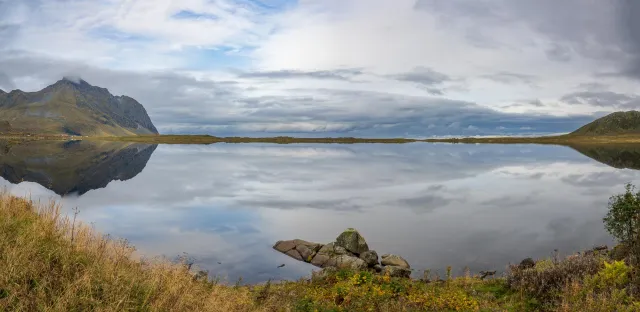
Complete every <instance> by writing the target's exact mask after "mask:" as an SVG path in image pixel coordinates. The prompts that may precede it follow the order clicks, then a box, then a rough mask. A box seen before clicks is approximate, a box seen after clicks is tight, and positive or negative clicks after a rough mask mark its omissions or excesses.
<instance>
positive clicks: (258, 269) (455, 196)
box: [4, 143, 640, 282]
mask: <svg viewBox="0 0 640 312" xmlns="http://www.w3.org/2000/svg"><path fill="white" fill-rule="evenodd" d="M148 148H152V149H155V147H148ZM576 149H577V148H576ZM138 150H139V151H141V152H143V151H148V150H147V149H139V147H138ZM577 150H579V151H580V152H581V153H584V154H585V155H588V156H590V157H593V158H594V159H597V160H599V161H602V162H603V163H607V164H609V162H607V161H604V160H601V159H604V158H603V157H601V156H597V157H596V156H593V155H603V154H606V155H610V156H609V157H607V158H606V159H616V157H622V158H621V159H627V158H626V156H615V155H616V153H615V152H614V151H611V150H610V149H609V148H607V152H606V153H605V152H593V151H592V149H577ZM626 150H627V151H628V150H629V148H627V149H626ZM151 151H152V152H153V150H151ZM581 153H577V152H576V151H575V150H574V149H572V148H569V147H561V146H537V145H462V144H458V145H451V144H420V143H417V144H404V145H383V144H372V145H306V144H299V145H270V144H238V145H234V144H215V145H210V146H181V145H175V146H168V145H163V146H160V147H158V148H157V150H155V152H153V157H151V159H150V160H149V161H148V164H147V166H146V168H145V170H144V171H142V172H140V173H139V174H137V175H136V176H135V178H132V179H129V180H126V181H112V182H111V183H109V184H108V185H107V186H106V187H105V188H103V189H99V190H95V191H92V192H88V193H86V194H84V195H82V196H65V197H64V198H62V202H63V204H64V206H65V207H69V208H72V207H80V209H81V213H80V217H81V218H82V219H83V220H85V221H87V222H93V223H94V225H95V227H96V228H97V229H98V230H100V231H102V232H107V233H111V234H113V235H115V236H119V237H125V238H127V239H129V240H130V241H131V242H132V243H133V244H134V245H136V246H137V247H138V249H139V250H140V251H141V252H142V253H144V254H148V255H166V256H168V257H174V256H176V255H180V254H182V253H183V252H186V253H188V254H189V256H190V257H193V258H194V259H195V260H196V263H197V264H199V265H201V266H203V267H204V268H206V269H209V270H210V271H211V272H212V273H214V274H217V275H220V276H223V277H227V278H228V279H229V280H230V281H232V282H233V281H235V280H236V279H237V278H238V277H239V276H242V277H243V278H244V280H245V281H248V282H255V281H265V280H267V279H295V278H298V277H300V276H303V275H307V274H309V272H310V270H311V269H312V267H311V266H310V265H308V264H304V263H299V262H296V261H295V260H293V259H290V258H288V257H286V256H283V255H282V254H280V253H278V252H275V251H274V250H272V249H271V246H272V244H273V243H274V242H275V241H276V240H280V239H291V238H303V239H307V240H312V241H319V242H328V241H331V240H332V239H334V238H335V236H336V235H337V234H339V233H340V232H341V231H342V230H343V229H345V228H347V227H355V228H358V229H359V230H360V231H361V232H362V233H363V235H364V236H365V237H366V238H367V240H368V242H369V245H370V246H372V247H373V248H375V249H376V250H377V251H378V252H379V253H387V252H390V253H398V254H400V255H403V256H405V257H406V258H407V259H408V260H409V262H410V263H411V264H412V266H413V267H415V268H417V269H425V268H430V269H434V270H443V269H444V268H446V266H448V265H452V266H453V267H454V268H455V269H456V270H457V272H460V271H462V268H463V267H464V266H469V267H470V268H471V270H473V271H476V272H477V271H479V270H494V269H498V270H500V269H502V268H504V266H505V265H506V264H507V263H509V262H516V261H519V260H521V259H522V258H525V257H543V256H547V255H550V254H551V253H552V252H553V250H554V249H559V250H560V251H561V252H565V253H568V252H572V251H577V250H581V249H585V248H589V247H592V246H593V245H599V244H606V243H610V238H609V237H608V236H607V235H606V233H605V231H604V229H603V226H602V221H601V220H602V217H603V215H604V213H605V210H606V203H607V200H608V197H609V196H610V195H611V194H613V193H617V192H620V191H621V190H622V185H624V183H626V182H633V181H637V180H638V177H640V175H639V173H638V172H637V171H635V170H629V169H617V168H614V167H611V166H607V165H604V164H602V163H600V162H597V161H593V160H592V159H590V158H589V157H585V156H584V155H582V154H581ZM99 154H100V153H99ZM149 155H150V153H149ZM60 157H62V156H60ZM147 159H148V157H147ZM145 162H146V160H145ZM36 163H37V162H36ZM123 163H131V161H124V162H123ZM614 163H617V162H614ZM625 163H626V162H625ZM21 164H24V166H32V164H31V162H22V163H21ZM106 167H109V166H106ZM627 167H628V166H627ZM132 168H134V167H132ZM25 170H26V169H25ZM72 175H73V174H72ZM134 175H135V174H134ZM85 176H87V175H85ZM116 176H117V175H116ZM75 180H76V181H84V182H82V183H87V184H91V182H90V179H84V180H82V179H80V180H78V179H75ZM4 185H6V186H7V187H8V188H10V189H11V191H12V192H14V193H16V194H25V193H30V194H32V196H33V197H42V198H47V197H51V196H52V193H51V192H50V191H48V190H47V189H45V188H44V187H42V186H39V185H38V184H36V183H20V184H17V185H15V184H11V183H8V182H4ZM282 263H285V264H286V266H285V267H284V268H277V267H278V266H279V265H280V264H282Z"/></svg>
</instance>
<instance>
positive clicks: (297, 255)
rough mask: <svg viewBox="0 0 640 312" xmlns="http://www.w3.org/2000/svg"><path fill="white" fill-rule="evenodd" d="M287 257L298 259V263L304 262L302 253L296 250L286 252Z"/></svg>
mask: <svg viewBox="0 0 640 312" xmlns="http://www.w3.org/2000/svg"><path fill="white" fill-rule="evenodd" d="M285 255H287V256H289V257H291V258H293V259H296V260H298V261H302V256H301V255H300V253H299V252H298V251H297V250H295V249H291V250H289V251H287V252H285Z"/></svg>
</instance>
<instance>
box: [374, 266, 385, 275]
mask: <svg viewBox="0 0 640 312" xmlns="http://www.w3.org/2000/svg"><path fill="white" fill-rule="evenodd" d="M373 269H374V270H375V271H376V272H377V273H380V272H382V270H383V267H382V266H381V265H379V264H376V265H374V266H373Z"/></svg>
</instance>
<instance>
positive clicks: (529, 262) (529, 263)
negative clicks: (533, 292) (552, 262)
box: [518, 258, 536, 270]
mask: <svg viewBox="0 0 640 312" xmlns="http://www.w3.org/2000/svg"><path fill="white" fill-rule="evenodd" d="M534 266H536V262H535V261H533V259H531V258H526V259H524V260H522V261H520V264H519V265H518V268H519V269H521V270H524V269H530V268H533V267H534Z"/></svg>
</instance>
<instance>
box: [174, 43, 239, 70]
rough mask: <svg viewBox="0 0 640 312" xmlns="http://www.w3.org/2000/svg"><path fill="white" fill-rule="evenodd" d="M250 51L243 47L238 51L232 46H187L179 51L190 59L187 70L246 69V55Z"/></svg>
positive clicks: (186, 66)
mask: <svg viewBox="0 0 640 312" xmlns="http://www.w3.org/2000/svg"><path fill="white" fill-rule="evenodd" d="M249 52H250V51H249V50H248V49H247V48H243V49H242V50H240V51H238V50H237V49H236V48H231V47H216V48H195V47H194V48H186V49H183V50H181V51H180V52H178V53H179V54H180V56H182V57H184V58H185V59H187V60H188V63H187V64H186V65H185V68H183V69H186V70H226V69H230V68H234V69H245V68H246V67H247V66H248V65H249V58H248V57H247V56H246V55H247V54H248V53H249Z"/></svg>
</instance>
